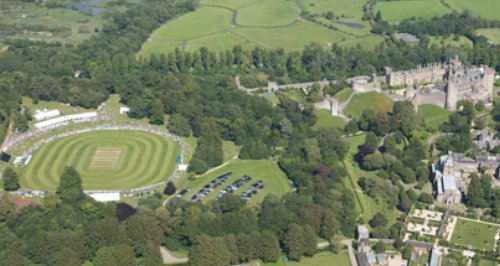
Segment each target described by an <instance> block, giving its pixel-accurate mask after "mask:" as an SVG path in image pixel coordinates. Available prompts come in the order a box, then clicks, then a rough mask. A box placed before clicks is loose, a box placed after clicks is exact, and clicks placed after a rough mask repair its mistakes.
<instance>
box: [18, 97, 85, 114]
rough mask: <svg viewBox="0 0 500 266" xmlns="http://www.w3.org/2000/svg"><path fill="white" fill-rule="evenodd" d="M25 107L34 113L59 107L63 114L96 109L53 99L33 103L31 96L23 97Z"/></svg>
mask: <svg viewBox="0 0 500 266" xmlns="http://www.w3.org/2000/svg"><path fill="white" fill-rule="evenodd" d="M23 107H26V108H29V109H30V111H31V112H32V113H35V110H42V109H45V108H47V109H49V110H54V109H57V110H59V111H60V112H61V115H70V114H77V113H84V112H90V111H95V110H93V109H85V108H83V107H80V106H72V105H66V104H64V103H59V102H53V101H42V100H40V101H38V103H36V104H35V103H33V100H32V99H31V98H29V97H23Z"/></svg>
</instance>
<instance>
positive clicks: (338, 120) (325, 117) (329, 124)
mask: <svg viewBox="0 0 500 266" xmlns="http://www.w3.org/2000/svg"><path fill="white" fill-rule="evenodd" d="M314 113H315V114H316V116H317V117H318V121H316V124H314V126H313V127H312V128H313V129H314V130H318V129H320V128H333V127H335V128H338V129H340V130H342V129H344V127H345V124H346V122H345V121H344V119H342V117H340V116H333V115H331V114H330V112H329V111H328V110H315V111H314Z"/></svg>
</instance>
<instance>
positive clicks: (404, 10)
mask: <svg viewBox="0 0 500 266" xmlns="http://www.w3.org/2000/svg"><path fill="white" fill-rule="evenodd" d="M375 9H376V11H380V12H381V13H382V18H383V19H385V20H387V21H389V22H391V23H397V22H399V21H402V20H404V19H407V18H411V17H422V18H432V17H440V16H443V15H444V14H446V13H450V12H451V10H450V9H448V8H447V7H445V6H443V5H442V4H441V3H439V1H438V0H405V1H378V2H377V5H376V6H375Z"/></svg>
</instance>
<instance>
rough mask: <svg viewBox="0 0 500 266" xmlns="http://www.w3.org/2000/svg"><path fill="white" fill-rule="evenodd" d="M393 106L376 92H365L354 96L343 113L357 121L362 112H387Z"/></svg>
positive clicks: (389, 100) (390, 101)
mask: <svg viewBox="0 0 500 266" xmlns="http://www.w3.org/2000/svg"><path fill="white" fill-rule="evenodd" d="M393 105H394V103H393V101H392V100H391V99H390V98H389V97H387V96H385V95H383V94H380V93H377V92H367V93H362V94H358V95H355V96H354V97H353V98H352V99H351V101H350V102H349V104H348V105H347V106H346V108H345V109H344V113H345V114H346V115H348V116H350V117H353V118H356V119H358V118H359V117H361V114H362V113H363V111H364V110H371V111H373V112H389V111H390V110H391V109H392V106H393Z"/></svg>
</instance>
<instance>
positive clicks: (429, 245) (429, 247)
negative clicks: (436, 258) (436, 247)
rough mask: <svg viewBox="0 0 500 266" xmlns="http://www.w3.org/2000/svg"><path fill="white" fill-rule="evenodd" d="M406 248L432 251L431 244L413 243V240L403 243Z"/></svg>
mask: <svg viewBox="0 0 500 266" xmlns="http://www.w3.org/2000/svg"><path fill="white" fill-rule="evenodd" d="M405 245H406V246H412V247H414V248H421V249H427V250H431V249H432V244H431V243H427V242H420V241H415V240H408V241H406V243H405Z"/></svg>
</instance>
